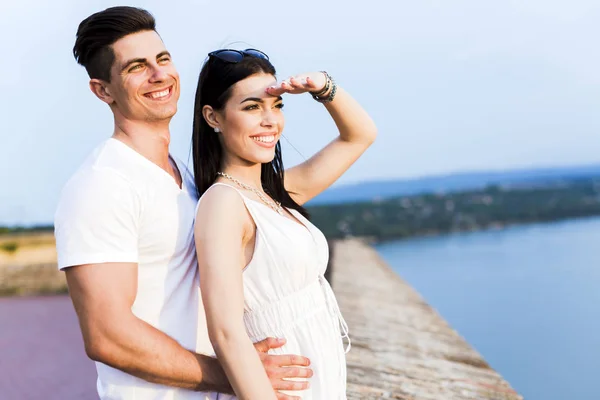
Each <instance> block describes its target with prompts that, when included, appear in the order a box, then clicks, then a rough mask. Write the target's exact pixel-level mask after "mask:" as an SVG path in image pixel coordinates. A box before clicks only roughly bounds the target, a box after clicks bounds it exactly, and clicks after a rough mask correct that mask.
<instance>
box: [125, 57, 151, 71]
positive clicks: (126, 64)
mask: <svg viewBox="0 0 600 400" xmlns="http://www.w3.org/2000/svg"><path fill="white" fill-rule="evenodd" d="M146 62H148V60H146V59H145V58H132V59H131V60H129V61H127V62H126V63H125V64H123V67H122V68H121V71H125V70H126V69H127V68H128V67H129V66H130V65H131V64H136V63H140V64H145V63H146Z"/></svg>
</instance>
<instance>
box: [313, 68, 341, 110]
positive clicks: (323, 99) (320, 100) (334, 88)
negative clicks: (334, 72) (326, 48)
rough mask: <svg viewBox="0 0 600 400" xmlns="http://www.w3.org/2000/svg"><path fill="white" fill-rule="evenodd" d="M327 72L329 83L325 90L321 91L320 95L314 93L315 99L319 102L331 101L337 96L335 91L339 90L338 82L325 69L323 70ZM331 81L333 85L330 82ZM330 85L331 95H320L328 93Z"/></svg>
mask: <svg viewBox="0 0 600 400" xmlns="http://www.w3.org/2000/svg"><path fill="white" fill-rule="evenodd" d="M322 72H323V73H324V74H325V77H326V78H327V84H326V85H325V86H326V89H325V90H324V91H323V90H322V91H320V92H319V95H317V94H312V93H311V94H312V97H313V99H315V100H316V101H318V102H319V103H331V102H332V101H333V99H334V97H335V93H336V92H337V84H336V83H335V81H334V80H333V78H332V77H331V76H330V75H329V74H328V73H327V72H325V71H322ZM329 83H331V85H330V84H329ZM329 86H332V88H331V91H330V92H329V96H327V97H321V96H320V95H322V94H325V93H327V89H329Z"/></svg>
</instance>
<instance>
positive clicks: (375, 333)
mask: <svg viewBox="0 0 600 400" xmlns="http://www.w3.org/2000/svg"><path fill="white" fill-rule="evenodd" d="M331 247H332V249H331V250H332V260H331V263H330V268H331V273H330V279H331V282H332V286H333V289H334V291H335V293H336V297H337V299H338V302H339V305H340V308H341V310H342V313H343V315H344V318H345V319H346V322H347V323H348V325H349V328H350V338H351V339H352V350H351V351H350V352H349V353H348V354H347V360H348V398H349V399H356V400H358V399H361V400H364V399H402V400H467V399H468V400H473V399H493V400H503V399H505V400H518V399H522V397H521V396H520V395H519V394H518V393H516V392H515V391H514V390H513V389H512V388H511V386H510V385H509V384H508V383H507V382H506V381H505V380H504V379H503V378H502V377H501V376H500V375H499V374H498V373H497V372H496V371H494V370H493V369H492V368H490V366H489V365H488V364H487V363H486V362H485V360H484V359H483V358H482V357H481V355H480V354H479V353H477V351H475V350H474V349H473V348H472V347H471V346H469V344H468V343H467V342H466V341H465V340H464V339H463V338H462V337H461V336H460V335H459V334H458V333H457V332H456V331H454V330H453V329H452V328H451V327H450V326H449V325H448V324H447V323H446V321H444V319H443V318H442V317H441V316H440V315H439V314H438V313H437V312H436V311H435V310H434V309H432V308H431V307H430V306H429V305H428V304H427V303H426V302H425V301H424V300H423V299H422V298H421V296H420V295H419V294H418V293H417V292H416V291H415V290H414V289H413V288H411V287H410V286H409V285H408V284H407V283H406V282H404V281H403V280H402V279H401V278H400V277H399V276H398V275H397V274H396V273H395V272H394V271H392V270H391V269H390V267H389V266H388V265H387V264H386V263H385V262H384V261H383V260H382V259H381V258H380V257H379V255H378V254H377V252H376V251H375V250H374V249H373V248H372V247H371V246H369V245H367V244H365V243H364V242H363V241H360V240H356V239H354V240H344V241H335V242H333V243H331Z"/></svg>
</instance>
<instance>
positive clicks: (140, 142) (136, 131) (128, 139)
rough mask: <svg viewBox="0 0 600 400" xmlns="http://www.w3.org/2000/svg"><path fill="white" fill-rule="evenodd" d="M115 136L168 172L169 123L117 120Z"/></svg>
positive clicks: (169, 169)
mask: <svg viewBox="0 0 600 400" xmlns="http://www.w3.org/2000/svg"><path fill="white" fill-rule="evenodd" d="M113 138H115V139H117V140H120V141H121V142H123V143H125V144H126V145H128V146H129V147H131V148H132V149H134V150H135V151H137V152H138V153H140V154H141V155H142V156H144V157H146V158H147V159H148V160H150V161H152V162H153V163H154V164H156V165H158V166H159V167H161V168H162V169H164V170H165V171H167V172H170V171H171V167H170V163H169V143H170V141H171V134H170V132H169V123H168V121H167V122H165V123H145V122H138V121H118V122H117V121H115V130H114V132H113Z"/></svg>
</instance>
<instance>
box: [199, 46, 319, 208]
mask: <svg viewBox="0 0 600 400" xmlns="http://www.w3.org/2000/svg"><path fill="white" fill-rule="evenodd" d="M258 73H265V74H271V75H273V76H275V67H273V65H272V64H271V63H270V62H269V61H268V60H266V59H262V58H256V57H244V58H243V59H242V61H240V62H238V63H227V62H224V61H222V60H219V59H217V58H215V57H209V58H208V60H207V61H206V62H205V63H204V65H203V66H202V70H201V71H200V78H199V79H198V87H197V88H196V100H195V102H194V125H193V132H192V154H193V157H194V179H195V181H196V188H197V190H198V195H199V196H202V195H203V194H204V192H206V191H207V190H208V188H209V187H210V186H211V185H212V184H213V183H214V182H215V180H216V179H217V172H219V171H220V170H221V163H222V161H223V149H222V148H221V142H220V141H219V138H218V135H217V134H216V133H215V132H214V130H213V129H212V128H211V127H210V126H209V125H208V123H207V122H206V120H205V119H204V116H203V115H202V108H203V107H204V106H205V105H209V106H211V107H212V108H213V109H214V110H221V109H222V108H223V106H224V105H225V103H226V102H227V100H228V99H229V97H230V96H231V87H232V86H233V85H234V84H235V83H237V82H239V81H241V80H243V79H246V78H248V77H249V76H251V75H254V74H258ZM261 183H262V187H263V190H264V191H265V192H266V193H267V194H268V195H269V196H271V197H272V198H273V199H274V200H276V201H279V202H280V203H281V205H283V206H284V207H287V208H291V209H294V210H297V211H298V212H300V213H301V214H302V215H303V216H305V217H306V218H308V212H307V211H306V209H305V208H304V207H302V206H301V205H299V204H298V203H296V202H295V201H294V199H292V197H291V196H290V194H289V193H288V192H287V191H286V190H285V186H284V169H283V160H282V157H281V144H280V143H279V142H278V143H277V145H276V146H275V158H273V161H271V162H270V163H263V164H262V166H261Z"/></svg>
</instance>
